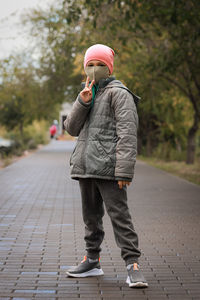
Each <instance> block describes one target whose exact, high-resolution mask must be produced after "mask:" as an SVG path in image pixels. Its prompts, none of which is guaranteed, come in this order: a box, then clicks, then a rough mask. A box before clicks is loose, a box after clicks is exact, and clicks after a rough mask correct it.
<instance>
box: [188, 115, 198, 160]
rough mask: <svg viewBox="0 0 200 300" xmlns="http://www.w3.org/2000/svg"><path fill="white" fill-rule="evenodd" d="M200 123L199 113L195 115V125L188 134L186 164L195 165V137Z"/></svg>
mask: <svg viewBox="0 0 200 300" xmlns="http://www.w3.org/2000/svg"><path fill="white" fill-rule="evenodd" d="M199 121H200V116H199V115H198V114H197V113H195V114H194V123H193V125H192V127H191V128H190V130H189V132H188V139H187V158H186V164H193V163H194V160H195V148H196V145H195V137H196V133H197V131H198V128H199Z"/></svg>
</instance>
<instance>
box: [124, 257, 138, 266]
mask: <svg viewBox="0 0 200 300" xmlns="http://www.w3.org/2000/svg"><path fill="white" fill-rule="evenodd" d="M125 263H126V267H127V266H128V265H133V264H135V263H136V264H138V265H139V262H138V260H137V259H134V260H133V259H131V260H127V261H125Z"/></svg>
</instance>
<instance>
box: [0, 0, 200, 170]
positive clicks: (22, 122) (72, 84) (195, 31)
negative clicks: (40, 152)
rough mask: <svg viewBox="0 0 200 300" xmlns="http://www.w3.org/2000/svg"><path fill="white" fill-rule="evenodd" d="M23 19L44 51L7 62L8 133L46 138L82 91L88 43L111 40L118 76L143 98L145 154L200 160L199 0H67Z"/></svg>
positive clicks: (0, 107) (0, 115)
mask: <svg viewBox="0 0 200 300" xmlns="http://www.w3.org/2000/svg"><path fill="white" fill-rule="evenodd" d="M22 22H23V24H24V26H30V28H31V29H30V36H31V37H32V39H35V47H37V48H38V49H39V50H40V56H38V57H37V59H33V57H32V56H31V53H22V54H19V55H17V56H11V57H9V58H8V59H5V60H2V61H1V62H0V123H1V126H2V128H4V130H6V135H7V136H9V137H11V136H13V138H14V139H17V140H18V141H21V143H22V144H23V145H27V144H29V143H30V144H31V143H32V144H33V145H34V141H33V140H34V139H35V143H38V142H39V143H42V142H44V141H46V137H45V134H44V132H45V128H46V130H47V129H48V126H49V125H50V123H51V122H52V120H53V119H57V118H58V112H59V105H60V104H62V103H63V102H66V101H67V102H72V101H74V99H75V97H76V96H77V93H78V92H79V91H80V83H81V81H82V80H84V79H85V78H84V70H83V57H84V53H85V51H86V49H87V48H88V47H89V46H91V45H92V44H94V43H103V44H106V45H108V46H110V47H112V48H113V49H114V50H115V53H116V55H115V67H114V75H115V76H116V78H117V79H119V80H121V81H122V82H123V83H124V84H125V85H127V86H128V87H129V89H130V90H132V91H133V92H134V93H136V94H137V95H139V96H140V97H141V101H140V103H139V105H138V114H139V120H140V126H139V132H138V152H139V154H140V155H143V156H146V157H156V158H160V159H163V160H166V161H173V160H177V161H185V162H186V163H187V164H193V163H194V161H195V159H196V160H197V161H199V157H200V150H199V149H200V131H199V124H200V2H199V1H197V0H188V1H185V0H165V1H158V0H151V1H146V0H123V1H113V0H107V1H105V0H95V1H94V0H69V1H67V0H64V1H63V0H59V1H56V2H55V4H54V5H53V6H51V7H49V9H48V10H45V11H44V10H31V11H30V13H29V14H28V15H24V16H23V18H22ZM38 124H40V126H39V125H38ZM33 136H34V138H33ZM28 137H29V138H28ZM30 141H32V142H30Z"/></svg>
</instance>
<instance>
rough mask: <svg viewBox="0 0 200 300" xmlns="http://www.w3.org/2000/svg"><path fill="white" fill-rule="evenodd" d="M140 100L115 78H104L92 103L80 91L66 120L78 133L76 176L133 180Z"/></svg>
mask: <svg viewBox="0 0 200 300" xmlns="http://www.w3.org/2000/svg"><path fill="white" fill-rule="evenodd" d="M138 101H139V97H137V96H136V95H134V94H133V93H132V92H131V91H130V90H128V88H127V87H125V86H124V85H123V84H122V83H121V82H120V81H118V80H115V79H112V78H109V79H107V80H101V81H100V83H99V89H98V91H97V93H96V96H95V99H94V105H93V106H92V107H91V102H90V103H84V102H83V101H82V100H81V97H80V95H78V97H77V99H76V101H75V102H74V104H73V107H72V110H71V112H70V114H69V115H68V116H67V119H66V120H65V122H64V126H65V128H66V131H67V132H68V133H69V134H70V135H72V136H78V140H77V144H76V147H75V149H74V151H73V153H72V156H71V159H70V167H71V177H72V178H73V179H78V178H103V179H110V180H128V181H131V180H132V178H133V175H134V166H135V161H136V154H137V127H138V115H137V109H136V104H137V102H138Z"/></svg>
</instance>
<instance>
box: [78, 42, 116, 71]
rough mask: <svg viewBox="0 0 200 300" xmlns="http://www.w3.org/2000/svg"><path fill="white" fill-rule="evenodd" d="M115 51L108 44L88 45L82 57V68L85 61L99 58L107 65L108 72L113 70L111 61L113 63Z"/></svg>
mask: <svg viewBox="0 0 200 300" xmlns="http://www.w3.org/2000/svg"><path fill="white" fill-rule="evenodd" d="M114 55H115V52H114V50H113V49H111V48H110V47H108V46H105V45H102V44H96V45H93V46H91V47H89V48H88V49H87V51H86V53H85V57H84V68H85V67H86V65H87V63H88V62H89V61H91V60H100V61H102V62H103V63H104V64H106V65H107V67H108V69H109V70H110V74H112V72H113V63H114Z"/></svg>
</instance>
